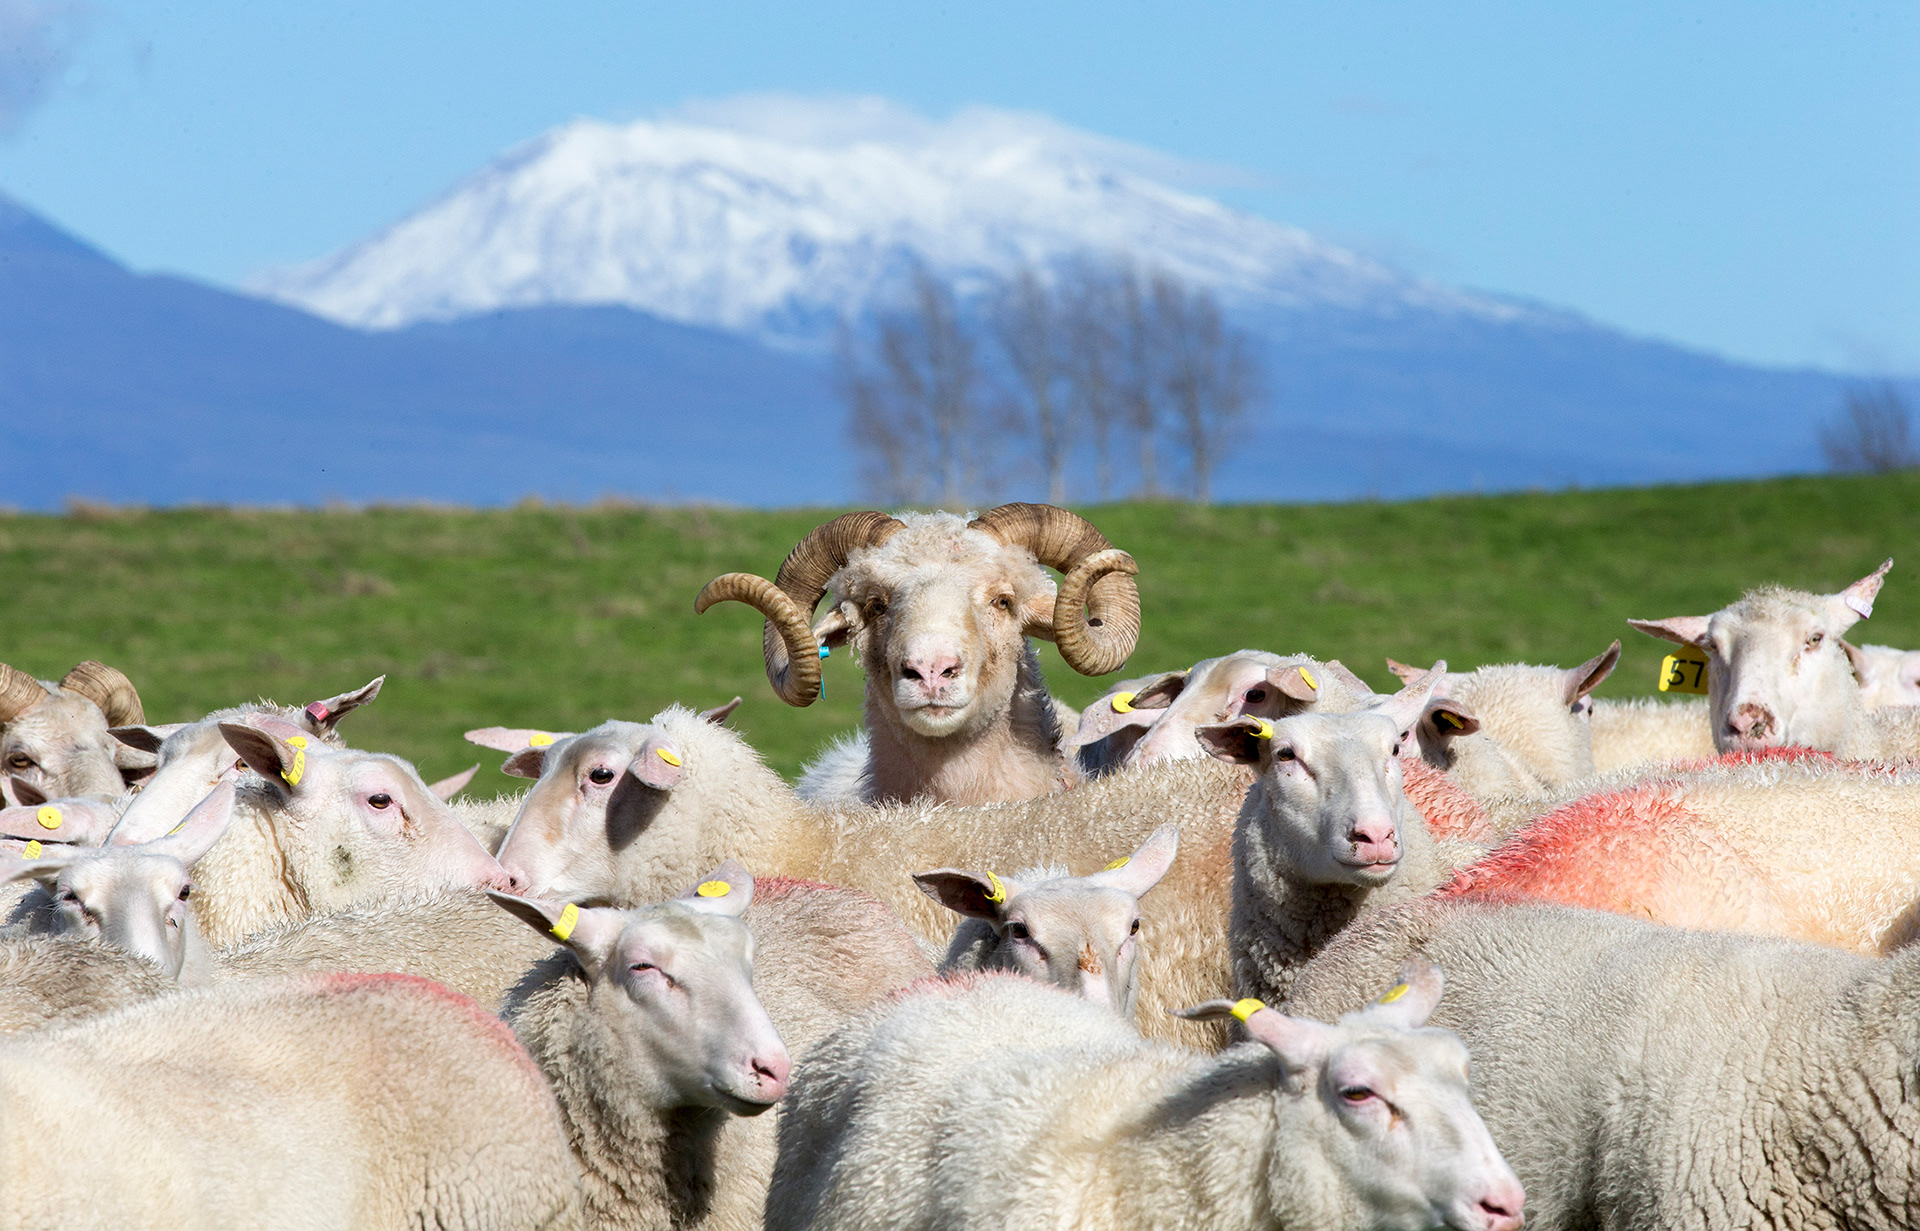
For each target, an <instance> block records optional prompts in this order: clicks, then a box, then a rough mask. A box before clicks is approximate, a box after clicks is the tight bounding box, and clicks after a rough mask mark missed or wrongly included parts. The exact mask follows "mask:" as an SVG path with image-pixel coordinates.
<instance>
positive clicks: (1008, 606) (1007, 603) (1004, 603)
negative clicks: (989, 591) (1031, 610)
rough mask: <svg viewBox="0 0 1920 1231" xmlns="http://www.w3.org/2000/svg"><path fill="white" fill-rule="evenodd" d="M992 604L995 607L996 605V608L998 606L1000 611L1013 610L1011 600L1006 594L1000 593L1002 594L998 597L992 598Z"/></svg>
mask: <svg viewBox="0 0 1920 1231" xmlns="http://www.w3.org/2000/svg"><path fill="white" fill-rule="evenodd" d="M993 605H994V606H996V607H998V608H999V609H1000V610H1002V611H1012V610H1013V600H1012V599H1010V598H1008V597H1007V596H1006V595H1004V594H1002V595H1001V596H1000V597H999V598H996V599H994V600H993Z"/></svg>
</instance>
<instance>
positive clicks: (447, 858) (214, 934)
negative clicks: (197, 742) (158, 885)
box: [114, 715, 515, 946]
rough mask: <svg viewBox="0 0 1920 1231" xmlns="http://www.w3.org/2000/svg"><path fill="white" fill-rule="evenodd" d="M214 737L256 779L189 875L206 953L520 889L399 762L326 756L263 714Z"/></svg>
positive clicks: (242, 786) (338, 751) (246, 782)
mask: <svg viewBox="0 0 1920 1231" xmlns="http://www.w3.org/2000/svg"><path fill="white" fill-rule="evenodd" d="M219 729H220V732H221V734H222V736H223V737H224V738H225V739H226V741H227V742H228V743H229V744H230V745H231V746H232V747H233V749H234V751H235V752H236V753H238V754H239V756H240V759H241V761H242V762H244V763H245V765H246V766H247V768H248V769H250V770H251V771H253V772H252V773H250V774H247V775H245V776H244V777H243V778H242V779H241V780H240V782H239V784H238V798H237V801H236V804H235V812H234V819H233V823H232V824H231V825H229V826H228V828H227V832H226V834H225V836H224V837H222V838H221V839H220V841H219V842H217V843H215V844H214V847H213V849H212V850H211V851H209V852H207V854H206V855H205V857H203V858H202V859H201V860H200V862H199V864H198V865H196V867H195V868H194V884H195V888H194V895H193V909H194V916H195V918H196V919H197V921H198V923H199V926H200V930H201V933H202V934H203V935H204V936H205V937H206V939H207V941H208V942H209V943H210V944H214V945H218V946H226V945H230V944H233V943H234V942H236V941H238V940H240V939H241V938H242V937H244V936H247V935H249V934H251V933H254V932H258V931H261V930H262V929H265V928H269V927H273V926H275V925H277V924H283V923H287V922H290V921H292V920H295V919H299V918H303V917H305V916H307V915H311V914H319V913H325V912H327V911H333V910H340V909H343V908H345V907H348V906H351V905H353V904H355V903H359V902H371V901H379V900H383V899H400V898H404V897H407V896H409V895H414V894H418V893H421V892H425V891H429V890H431V889H433V888H435V887H440V886H459V885H478V886H492V887H496V888H507V889H511V888H513V887H515V886H514V882H513V881H512V879H511V878H510V877H509V876H508V875H507V873H505V872H504V871H503V870H502V869H501V867H500V865H499V864H498V863H496V862H495V861H494V859H493V857H492V856H491V855H489V854H488V853H487V852H486V850H485V849H484V848H482V847H481V845H480V843H479V842H478V840H476V839H475V838H474V837H473V835H472V834H470V833H468V832H467V830H466V828H465V827H464V826H463V825H461V824H460V821H459V819H458V818H457V817H456V816H455V815H454V814H453V813H452V812H451V811H450V810H449V809H448V807H447V805H446V804H444V803H443V802H441V801H440V800H439V799H438V798H437V797H435V796H434V795H433V794H432V793H431V792H430V791H429V790H428V789H427V786H426V784H425V783H423V782H422V781H421V780H420V775H419V774H418V773H416V772H415V771H414V768H413V766H411V765H409V764H407V763H406V762H405V761H403V760H401V759H400V758H398V757H393V756H387V755H385V754H382V753H370V752H354V751H350V750H348V749H344V748H334V747H330V746H328V745H327V744H326V743H325V742H324V741H320V740H318V739H313V738H310V737H309V736H308V735H306V734H305V733H304V730H303V729H302V728H300V727H298V726H295V725H294V724H291V723H287V722H283V721H281V720H280V719H277V718H273V717H270V716H267V715H254V716H252V717H250V718H247V719H246V720H244V721H240V722H222V723H220V724H219ZM124 824H125V820H124V818H123V819H122V825H123V826H124ZM114 836H115V839H116V840H118V839H119V838H120V836H121V835H120V834H119V833H118V832H117V831H116V833H115V835H114Z"/></svg>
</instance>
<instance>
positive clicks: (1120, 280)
mask: <svg viewBox="0 0 1920 1231" xmlns="http://www.w3.org/2000/svg"><path fill="white" fill-rule="evenodd" d="M836 377H837V383H838V387H839V391H840V394H841V397H842V398H843V400H844V401H845V403H846V406H847V411H848V428H849V432H850V434H851V436H852V440H853V444H854V447H855V449H856V450H857V452H858V454H859V456H860V459H861V471H862V474H861V477H862V480H863V482H864V483H865V485H866V487H867V489H868V494H869V495H870V496H871V497H872V498H873V499H875V500H877V501H879V502H881V503H885V504H890V505H895V506H899V505H915V504H938V505H941V506H944V507H948V508H955V509H958V508H964V507H966V506H967V505H969V504H972V503H979V502H983V501H985V500H987V499H990V498H992V497H994V496H997V495H998V494H999V493H1000V492H1001V491H1002V490H1003V489H1004V488H1005V487H1006V486H1007V485H1008V483H1009V482H1010V481H1011V480H1013V479H1015V478H1018V477H1020V476H1021V473H1022V472H1023V471H1024V474H1025V475H1026V476H1027V477H1034V478H1038V479H1040V480H1042V481H1043V482H1044V484H1045V487H1046V492H1047V499H1048V500H1049V501H1050V502H1052V503H1054V504H1064V503H1066V502H1067V500H1068V498H1069V495H1070V494H1072V495H1075V496H1077V497H1078V498H1081V499H1085V498H1087V497H1089V496H1091V497H1092V498H1093V499H1096V500H1101V501H1106V500H1112V499H1114V498H1116V497H1119V496H1122V495H1127V496H1133V497H1137V498H1145V499H1153V498H1157V497H1162V496H1168V495H1176V494H1177V495H1183V496H1186V497H1188V498H1191V499H1193V500H1197V501H1200V502H1202V503H1205V502H1207V501H1209V500H1211V499H1212V497H1213V484H1214V479H1215V476H1216V474H1217V473H1218V470H1219V466H1220V462H1221V459H1222V457H1223V456H1224V453H1225V450H1226V449H1227V447H1228V445H1229V444H1230V442H1231V441H1232V439H1233V437H1234V435H1235V433H1236V432H1237V431H1238V430H1239V428H1240V427H1241V426H1242V425H1243V424H1244V422H1245V419H1246V416H1247V413H1248V409H1249V406H1250V405H1251V404H1252V403H1253V402H1254V401H1255V400H1256V399H1258V398H1259V397H1260V395H1261V393H1262V392H1263V390H1264V388H1265V382H1266V374H1265V371H1264V369H1263V367H1262V365H1261V363H1260V359H1259V356H1258V353H1257V352H1256V350H1255V347H1254V344H1253V341H1252V340H1251V339H1250V338H1249V337H1248V336H1247V335H1246V334H1245V333H1244V332H1243V331H1241V330H1239V329H1237V328H1235V327H1234V326H1232V325H1231V324H1229V323H1228V322H1227V320H1226V319H1225V316H1224V314H1223V313H1222V311H1221V308H1220V303H1219V301H1218V299H1217V298H1216V297H1215V296H1214V294H1213V293H1212V292H1211V291H1209V290H1207V289H1205V288H1203V287H1197V286H1194V285H1192V284H1190V283H1188V282H1186V281H1184V280H1182V279H1180V278H1178V277H1175V276H1174V275H1172V274H1169V273H1166V272H1164V271H1158V270H1143V269H1141V268H1140V267H1139V266H1137V265H1136V264H1134V263H1133V262H1131V261H1125V260H1093V259H1083V260H1079V261H1074V262H1070V263H1067V264H1065V265H1062V266H1058V267H1053V268H1050V269H1046V270H1043V269H1040V268H1037V267H1034V266H1031V265H1027V266H1023V267H1021V268H1019V269H1017V270H1015V271H1014V272H1013V273H1011V274H1009V275H1007V276H1005V277H1001V278H997V279H995V280H993V281H992V282H990V283H989V284H988V285H987V286H986V287H985V288H984V290H982V291H979V292H976V293H972V294H967V295H964V296H963V295H962V294H961V293H960V291H959V290H958V289H956V288H955V287H954V286H953V285H952V284H951V283H949V282H946V281H944V280H942V279H941V278H939V277H938V276H936V275H935V274H934V273H933V272H932V271H931V270H929V269H927V268H926V267H925V266H924V265H920V264H915V265H913V266H912V267H911V268H910V269H909V271H908V276H907V279H906V287H905V291H904V294H902V295H901V296H900V297H899V298H898V299H897V300H895V301H894V302H893V303H891V304H890V305H888V306H886V307H884V308H882V309H881V310H879V311H877V312H874V313H872V314H871V315H870V316H868V317H866V318H863V319H862V320H860V321H858V322H854V321H843V322H842V324H841V328H840V331H839V340H838V346H837V348H836ZM1070 478H1071V479H1072V480H1073V486H1074V487H1075V490H1074V491H1073V492H1071V493H1070V490H1069V488H1070V483H1069V480H1070ZM1089 489H1090V490H1089Z"/></svg>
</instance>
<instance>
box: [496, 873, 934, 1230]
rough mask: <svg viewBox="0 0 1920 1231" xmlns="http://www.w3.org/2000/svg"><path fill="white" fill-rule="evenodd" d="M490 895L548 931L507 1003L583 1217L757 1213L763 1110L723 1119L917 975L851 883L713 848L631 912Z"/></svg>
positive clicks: (592, 1220)
mask: <svg viewBox="0 0 1920 1231" xmlns="http://www.w3.org/2000/svg"><path fill="white" fill-rule="evenodd" d="M492 896H493V897H494V899H495V901H497V902H499V903H500V905H501V906H503V907H505V908H507V909H508V910H510V911H512V912H513V913H514V914H515V915H516V916H518V917H519V918H521V919H523V920H525V921H526V922H527V923H529V924H531V925H532V927H533V929H534V930H535V932H537V933H538V934H539V935H540V936H542V937H547V936H553V935H559V936H560V937H561V938H562V940H563V941H564V943H565V945H566V952H565V953H563V954H561V955H559V956H557V957H556V958H554V959H553V960H551V961H549V962H547V963H544V964H543V965H542V966H541V967H540V968H538V969H536V971H535V972H534V973H533V974H532V975H530V976H529V977H528V979H527V980H526V982H525V983H523V984H522V985H521V986H520V987H519V988H516V989H515V991H514V993H513V995H512V997H511V999H510V1002H509V1005H508V1009H507V1017H508V1020H509V1021H510V1022H511V1024H512V1026H513V1028H514V1030H515V1032H516V1033H517V1034H518V1035H519V1037H520V1039H521V1041H522V1042H523V1043H524V1044H525V1045H526V1047H527V1049H528V1051H529V1052H530V1053H531V1054H532V1055H533V1056H534V1057H535V1059H536V1060H537V1061H538V1063H539V1064H540V1066H541V1067H542V1069H543V1070H544V1071H545V1072H546V1074H547V1076H548V1079H549V1080H550V1081H551V1083H552V1085H553V1088H554V1092H555V1094H556V1095H557V1096H558V1099H559V1103H560V1108H561V1115H562V1119H563V1120H564V1121H565V1123H566V1125H567V1129H568V1135H569V1138H570V1140H571V1141H572V1144H573V1148H574V1151H575V1157H576V1159H577V1161H578V1163H579V1166H580V1172H581V1175H582V1177H583V1193H584V1199H585V1205H586V1209H587V1213H588V1225H589V1226H592V1227H595V1228H624V1227H657V1226H675V1227H681V1226H698V1227H702V1228H706V1229H708V1231H750V1229H755V1228H758V1227H759V1225H760V1209H761V1206H762V1204H763V1202H764V1199H765V1195H766V1186H767V1179H768V1177H769V1175H770V1174H771V1173H772V1169H773V1159H774V1152H775V1138H774V1127H773V1121H774V1120H775V1117H773V1116H767V1117H765V1118H756V1119H742V1118H740V1117H741V1116H742V1115H745V1116H755V1117H758V1116H759V1114H760V1113H761V1112H763V1111H765V1110H766V1109H767V1108H768V1107H770V1106H771V1105H772V1104H773V1103H774V1101H775V1100H777V1099H778V1098H779V1097H780V1096H781V1095H782V1094H783V1093H784V1087H785V1082H786V1079H787V1075H788V1063H789V1061H788V1057H789V1055H797V1054H801V1053H803V1052H804V1051H805V1049H807V1048H809V1047H811V1046H812V1045H813V1043H814V1042H816V1041H817V1040H818V1039H820V1038H822V1037H824V1035H825V1034H826V1033H827V1031H828V1030H830V1029H832V1028H833V1027H834V1026H836V1025H838V1024H839V1023H840V1022H841V1021H843V1020H845V1019H846V1018H847V1017H848V1016H850V1015H851V1014H853V1013H855V1012H857V1011H859V1010H861V1009H863V1008H865V1007H867V1006H868V1005H870V1004H872V1003H874V1002H876V1001H877V1000H879V999H880V998H881V997H883V996H885V995H887V994H888V993H891V992H893V991H895V990H896V989H898V988H899V987H903V986H905V985H906V984H908V983H911V982H913V981H914V980H916V979H918V978H924V977H927V976H929V975H930V974H931V970H930V968H929V967H928V966H927V964H926V961H925V959H924V958H922V957H921V956H920V954H919V952H918V950H917V949H916V948H915V946H914V945H913V943H912V941H911V939H910V938H908V936H907V934H906V931H905V929H904V928H902V927H901V926H900V924H899V922H898V920H896V919H893V918H892V916H891V915H890V913H889V912H887V911H886V910H885V908H884V907H881V906H880V904H879V903H877V902H875V901H874V900H873V899H871V898H868V897H866V895H864V894H855V893H850V892H848V891H846V890H841V889H837V888H833V887H829V886H823V885H805V884H801V883H799V882H795V881H783V880H777V879H775V880H763V881H761V882H760V883H759V884H757V885H756V883H755V882H754V880H753V878H752V877H750V876H748V875H747V874H746V872H745V870H744V869H742V868H741V867H740V866H739V865H738V864H735V863H731V862H729V863H726V864H722V865H721V867H720V868H719V870H717V871H715V872H712V873H709V874H707V875H706V876H705V877H704V878H703V879H702V880H701V882H700V884H699V886H698V887H696V888H695V889H693V890H689V891H688V892H686V893H685V894H683V895H682V896H681V897H680V898H678V899H675V900H673V901H670V902H667V903H664V904H656V905H649V906H645V907H641V908H638V909H632V910H615V909H609V908H604V907H601V908H591V907H590V908H585V909H582V908H579V907H575V906H564V905H562V904H560V903H557V902H550V901H541V900H535V899H527V898H520V897H514V896H511V895H506V894H499V893H495V894H493V895H492ZM756 915H757V916H758V918H757V919H756ZM743 923H744V924H745V925H746V926H742V924H743ZM849 958H852V959H853V960H851V961H849V960H848V959H849ZM756 990H757V992H758V999H757V1000H756V999H755V992H756ZM763 1006H764V1007H763ZM722 1027H726V1028H725V1029H722ZM775 1027H777V1028H778V1033H775ZM730 1113H732V1114H730Z"/></svg>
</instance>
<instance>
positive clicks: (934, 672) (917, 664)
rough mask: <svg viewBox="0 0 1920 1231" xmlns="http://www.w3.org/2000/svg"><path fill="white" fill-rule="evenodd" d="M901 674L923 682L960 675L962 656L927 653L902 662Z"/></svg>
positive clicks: (955, 677) (948, 678)
mask: <svg viewBox="0 0 1920 1231" xmlns="http://www.w3.org/2000/svg"><path fill="white" fill-rule="evenodd" d="M900 674H901V675H903V676H905V677H906V678H907V679H910V680H916V681H918V682H920V683H922V684H933V683H938V682H940V681H943V680H954V679H958V678H959V677H960V658H959V656H958V655H956V654H939V655H925V656H922V657H919V658H909V659H907V660H906V661H905V662H902V663H901V664H900Z"/></svg>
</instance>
